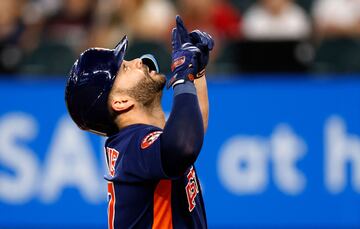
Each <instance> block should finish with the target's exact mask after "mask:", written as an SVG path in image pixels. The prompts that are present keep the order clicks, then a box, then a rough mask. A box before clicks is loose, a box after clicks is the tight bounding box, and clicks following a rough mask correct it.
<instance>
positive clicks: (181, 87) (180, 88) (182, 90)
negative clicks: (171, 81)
mask: <svg viewBox="0 0 360 229" xmlns="http://www.w3.org/2000/svg"><path fill="white" fill-rule="evenodd" d="M186 93H188V94H193V95H196V88H195V85H194V83H193V82H190V81H185V83H182V84H178V85H175V87H174V97H175V96H177V95H180V94H186Z"/></svg>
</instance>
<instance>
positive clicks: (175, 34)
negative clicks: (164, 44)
mask: <svg viewBox="0 0 360 229" xmlns="http://www.w3.org/2000/svg"><path fill="white" fill-rule="evenodd" d="M171 45H172V48H173V50H178V49H180V47H181V43H180V40H179V34H178V32H177V29H176V28H173V30H172V40H171Z"/></svg>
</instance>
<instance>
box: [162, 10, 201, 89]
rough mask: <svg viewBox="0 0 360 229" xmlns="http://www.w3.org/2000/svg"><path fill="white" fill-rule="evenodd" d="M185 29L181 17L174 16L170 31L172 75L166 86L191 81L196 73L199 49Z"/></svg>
mask: <svg viewBox="0 0 360 229" xmlns="http://www.w3.org/2000/svg"><path fill="white" fill-rule="evenodd" d="M179 31H186V28H185V27H184V25H183V23H182V21H181V18H180V17H179V16H177V17H176V28H174V29H173V31H172V48H173V52H172V64H171V71H172V74H173V77H172V78H171V79H170V80H169V81H168V83H167V88H169V87H170V86H172V87H174V86H175V85H177V84H181V83H185V82H186V81H190V82H193V81H194V79H195V75H196V74H197V73H198V60H197V57H198V56H199V54H200V49H199V48H197V47H196V46H194V45H192V44H191V42H190V36H189V35H188V33H187V31H186V33H183V32H181V33H179Z"/></svg>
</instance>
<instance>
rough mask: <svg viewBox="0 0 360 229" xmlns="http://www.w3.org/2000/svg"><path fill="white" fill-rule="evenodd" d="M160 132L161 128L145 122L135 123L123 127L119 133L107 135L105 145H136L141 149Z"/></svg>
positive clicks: (121, 146) (119, 146)
mask: <svg viewBox="0 0 360 229" xmlns="http://www.w3.org/2000/svg"><path fill="white" fill-rule="evenodd" d="M161 134H162V129H161V128H158V127H155V126H151V125H145V124H135V125H131V126H128V127H125V128H123V129H122V130H121V131H120V132H119V133H117V134H115V135H113V136H111V137H109V138H108V139H107V140H106V142H105V147H110V148H127V147H129V146H130V147H136V148H138V146H139V147H140V148H141V149H145V148H148V147H149V146H150V145H152V144H153V143H154V142H155V141H156V140H157V139H158V138H159V136H160V135H161Z"/></svg>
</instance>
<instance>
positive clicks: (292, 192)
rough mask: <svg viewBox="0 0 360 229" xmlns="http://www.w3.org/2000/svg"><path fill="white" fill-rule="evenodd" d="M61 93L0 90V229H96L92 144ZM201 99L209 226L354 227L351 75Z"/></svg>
mask: <svg viewBox="0 0 360 229" xmlns="http://www.w3.org/2000/svg"><path fill="white" fill-rule="evenodd" d="M214 78H216V77H214ZM64 85H65V82H64V81H61V80H60V81H46V80H31V81H30V80H1V81H0V105H1V106H0V228H74V227H77V228H106V227H107V221H106V219H107V215H106V214H107V204H106V196H107V195H106V183H105V181H104V179H103V175H104V174H105V171H106V167H105V163H104V155H103V149H102V145H103V142H104V139H103V138H100V137H97V136H93V135H91V134H88V133H85V132H82V131H80V130H78V129H77V128H76V126H75V125H74V124H73V123H72V121H71V120H70V119H69V116H68V115H67V112H66V108H65V104H64ZM171 96H172V95H171V92H166V93H165V94H164V98H163V104H164V108H165V111H167V112H169V111H170V109H171ZM209 96H210V121H209V129H208V131H207V134H206V139H205V143H204V147H203V149H202V152H201V155H200V157H199V159H198V161H197V163H196V167H197V169H198V174H199V176H200V182H201V186H202V188H203V192H204V198H205V205H206V209H207V218H208V224H209V227H210V228H314V227H316V228H360V79H359V77H348V76H347V77H345V76H344V77H341V76H337V78H336V79H332V80H329V79H309V78H308V77H306V76H304V77H303V78H299V77H297V78H296V79H291V76H289V77H288V78H285V77H282V78H272V79H269V78H263V79H259V78H256V79H254V80H251V79H247V80H233V79H229V80H222V81H219V80H216V81H210V82H209Z"/></svg>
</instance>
